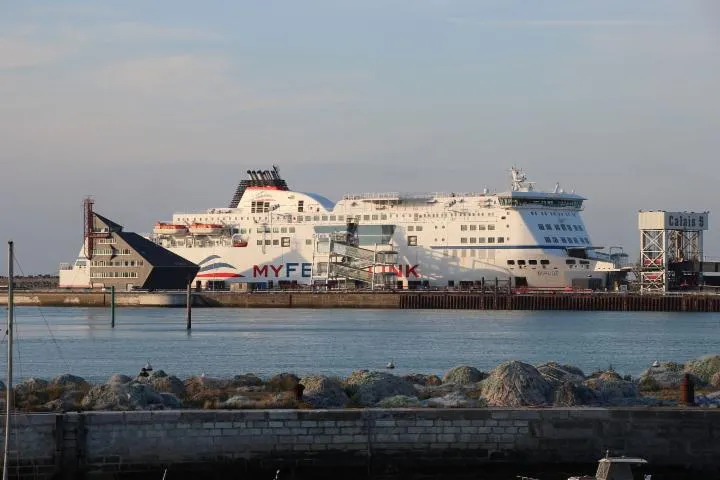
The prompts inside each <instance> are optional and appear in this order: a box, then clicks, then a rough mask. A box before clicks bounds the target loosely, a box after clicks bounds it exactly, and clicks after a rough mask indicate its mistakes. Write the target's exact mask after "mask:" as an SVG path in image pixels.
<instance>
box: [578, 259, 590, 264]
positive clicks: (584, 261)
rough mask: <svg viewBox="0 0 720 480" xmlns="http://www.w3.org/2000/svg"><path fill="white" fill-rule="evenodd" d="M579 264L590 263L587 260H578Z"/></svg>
mask: <svg viewBox="0 0 720 480" xmlns="http://www.w3.org/2000/svg"><path fill="white" fill-rule="evenodd" d="M580 265H590V262H589V261H588V260H580Z"/></svg>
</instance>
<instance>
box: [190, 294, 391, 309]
mask: <svg viewBox="0 0 720 480" xmlns="http://www.w3.org/2000/svg"><path fill="white" fill-rule="evenodd" d="M194 304H195V305H203V306H217V307H243V308H263V307H271V308H272V307H274V308H400V295H398V294H393V293H369V292H365V293H353V292H342V293H339V292H332V293H327V292H317V293H310V292H307V293H297V292H295V293H282V292H278V293H235V292H233V293H229V292H203V293H200V294H196V295H195V302H194Z"/></svg>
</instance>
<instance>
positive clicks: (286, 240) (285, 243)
mask: <svg viewBox="0 0 720 480" xmlns="http://www.w3.org/2000/svg"><path fill="white" fill-rule="evenodd" d="M257 244H258V245H263V244H265V245H269V246H275V247H289V246H290V237H282V238H281V239H280V240H278V239H274V240H258V241H257ZM305 245H312V240H311V239H309V238H308V239H306V240H305Z"/></svg>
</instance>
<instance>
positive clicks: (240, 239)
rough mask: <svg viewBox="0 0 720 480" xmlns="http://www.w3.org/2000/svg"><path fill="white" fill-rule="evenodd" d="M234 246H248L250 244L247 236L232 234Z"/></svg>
mask: <svg viewBox="0 0 720 480" xmlns="http://www.w3.org/2000/svg"><path fill="white" fill-rule="evenodd" d="M232 246H233V247H247V246H248V241H247V238H246V237H244V236H242V235H233V236H232Z"/></svg>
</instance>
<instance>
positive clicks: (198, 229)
mask: <svg viewBox="0 0 720 480" xmlns="http://www.w3.org/2000/svg"><path fill="white" fill-rule="evenodd" d="M223 228H224V227H223V226H222V225H220V224H219V223H193V224H192V225H190V233H192V234H193V235H217V234H219V233H221V232H222V231H223Z"/></svg>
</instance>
